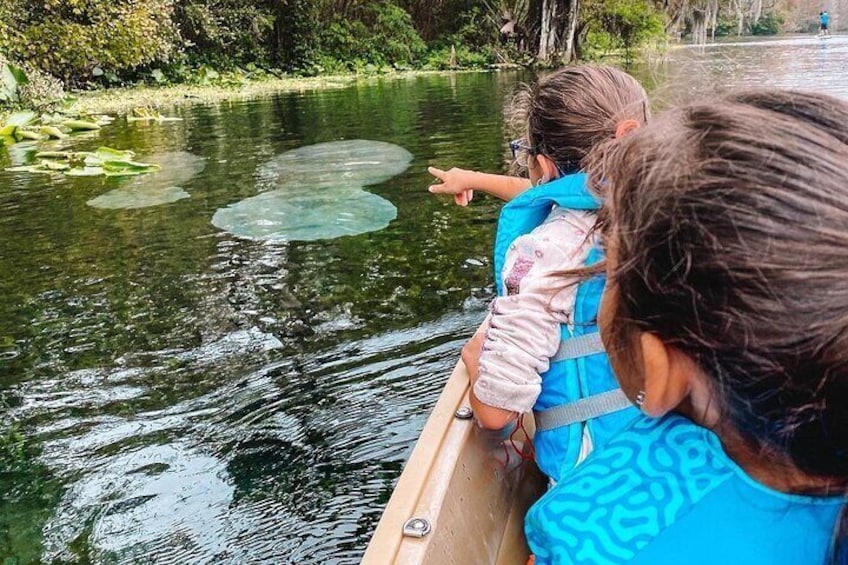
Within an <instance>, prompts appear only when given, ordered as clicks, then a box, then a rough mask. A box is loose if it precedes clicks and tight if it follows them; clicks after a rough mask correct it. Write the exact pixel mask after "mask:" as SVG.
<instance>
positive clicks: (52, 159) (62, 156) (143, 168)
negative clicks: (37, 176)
mask: <svg viewBox="0 0 848 565" xmlns="http://www.w3.org/2000/svg"><path fill="white" fill-rule="evenodd" d="M133 157H135V153H133V152H132V151H121V150H119V149H112V148H111V147H101V148H99V149H98V150H97V151H43V152H41V153H36V154H35V158H36V159H38V160H39V161H38V163H37V164H35V165H24V166H21V167H10V168H8V169H6V170H7V171H9V172H26V173H61V174H64V175H67V176H69V177H90V176H100V175H105V176H107V177H118V176H134V175H143V174H145V173H149V172H152V171H156V170H159V165H156V164H153V163H140V162H138V161H133Z"/></svg>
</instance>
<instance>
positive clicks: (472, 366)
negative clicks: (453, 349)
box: [462, 317, 519, 430]
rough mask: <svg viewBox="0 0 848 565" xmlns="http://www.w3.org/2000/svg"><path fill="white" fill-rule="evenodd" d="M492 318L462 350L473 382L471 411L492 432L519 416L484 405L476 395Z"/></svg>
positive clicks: (469, 395)
mask: <svg viewBox="0 0 848 565" xmlns="http://www.w3.org/2000/svg"><path fill="white" fill-rule="evenodd" d="M489 320H490V317H487V318H486V320H485V321H484V322H483V323H482V324H481V325H480V327H479V328H477V331H476V332H475V333H474V336H473V337H472V338H471V339H469V340H468V343H466V344H465V345H464V346H463V348H462V361H463V362H464V363H465V368H466V370H467V371H468V380H469V381H470V382H471V390H470V392H469V393H468V399H469V400H470V403H471V409H472V410H473V411H474V416H475V417H476V418H477V421H478V422H479V423H480V425H481V426H483V427H484V428H488V429H491V430H500V429H502V428H505V427H506V425H507V424H509V423H510V422H512V421H513V420H515V419H517V418H518V416H519V414H518V412H514V411H512V410H504V409H503V408H496V407H494V406H489V405H488V404H484V403H483V402H480V401H479V400H478V399H477V396H476V395H475V394H474V383H476V382H477V377H478V376H479V374H480V355H481V353H482V352H483V344H484V343H485V341H486V331H487V330H488V328H489Z"/></svg>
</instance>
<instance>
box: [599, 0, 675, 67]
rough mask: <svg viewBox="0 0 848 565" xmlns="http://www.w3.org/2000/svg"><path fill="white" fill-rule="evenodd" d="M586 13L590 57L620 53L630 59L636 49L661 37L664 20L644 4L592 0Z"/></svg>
mask: <svg viewBox="0 0 848 565" xmlns="http://www.w3.org/2000/svg"><path fill="white" fill-rule="evenodd" d="M586 12H587V14H586V16H585V17H586V19H587V34H586V47H587V50H588V51H589V52H590V53H594V54H598V52H601V53H604V54H606V53H609V52H611V51H616V50H622V51H623V52H624V56H625V59H631V58H632V57H633V52H634V50H635V49H636V48H638V47H640V46H642V45H644V44H645V43H647V42H649V41H651V40H656V39H661V38H664V37H665V18H664V16H663V14H662V13H660V12H658V11H657V10H656V8H654V5H653V4H652V3H651V2H648V1H647V0H609V1H598V0H595V1H593V2H590V3H588V5H587V6H586Z"/></svg>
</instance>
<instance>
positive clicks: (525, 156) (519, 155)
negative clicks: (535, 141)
mask: <svg viewBox="0 0 848 565" xmlns="http://www.w3.org/2000/svg"><path fill="white" fill-rule="evenodd" d="M509 150H510V151H512V158H513V160H514V161H515V163H516V164H517V165H518V166H519V167H524V168H527V165H528V164H529V162H530V157H531V156H534V157H535V156H536V155H538V154H539V148H538V147H533V146H532V145H529V144H528V143H527V142H526V141H524V140H523V139H514V140H512V141H510V142H509Z"/></svg>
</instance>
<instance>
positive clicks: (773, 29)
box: [751, 12, 783, 35]
mask: <svg viewBox="0 0 848 565" xmlns="http://www.w3.org/2000/svg"><path fill="white" fill-rule="evenodd" d="M782 25H783V14H781V13H780V12H768V13H766V14H763V16H762V17H761V18H760V19H759V21H758V22H757V23H755V24H753V25H752V26H751V35H777V33H778V32H780V26H782Z"/></svg>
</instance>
